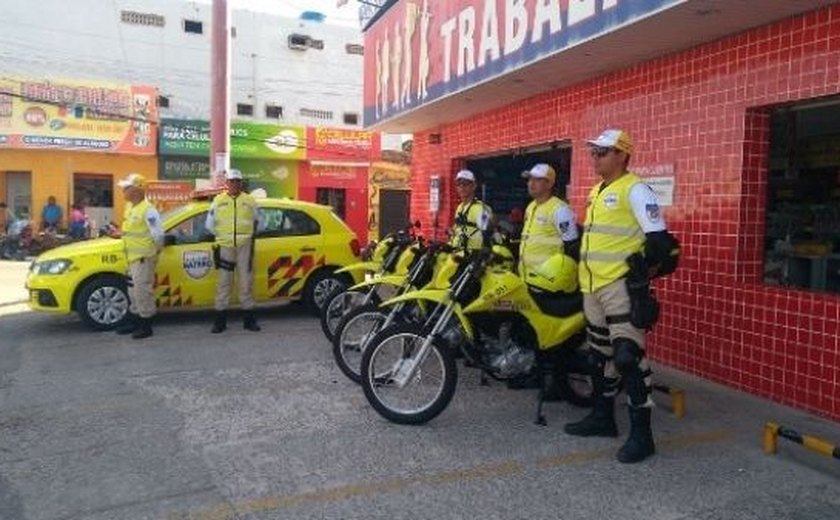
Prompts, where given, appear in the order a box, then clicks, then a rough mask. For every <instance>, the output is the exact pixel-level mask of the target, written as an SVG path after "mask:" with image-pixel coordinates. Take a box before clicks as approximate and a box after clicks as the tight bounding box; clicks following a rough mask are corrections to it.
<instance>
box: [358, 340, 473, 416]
mask: <svg viewBox="0 0 840 520" xmlns="http://www.w3.org/2000/svg"><path fill="white" fill-rule="evenodd" d="M417 331H418V327H417V326H416V325H413V324H398V325H394V326H391V327H388V328H387V329H385V330H382V331H380V332H379V334H377V335H376V336H375V337H374V339H373V340H372V341H371V343H370V344H369V345H368V348H367V349H365V352H364V355H363V356H362V389H363V390H364V392H365V397H366V398H367V400H368V402H369V403H370V405H371V406H372V407H373V409H374V410H376V412H377V413H378V414H379V415H381V416H382V417H384V418H386V419H388V420H389V421H391V422H393V423H397V424H424V423H427V422H429V421H431V420H432V419H434V418H435V417H437V416H438V415H440V413H441V412H443V411H444V410H445V409H446V407H447V406H448V405H449V402H450V401H451V400H452V396H454V395H455V387H456V386H457V384H458V368H457V366H456V364H455V360H454V359H453V357H452V353H451V352H450V350H449V348H448V347H447V346H446V345H444V344H443V342H441V341H440V340H439V339H434V340H432V345H431V347H432V350H431V351H430V352H429V355H428V357H427V358H426V361H428V360H429V359H434V360H435V361H437V362H438V363H439V364H440V368H441V369H442V381H441V384H440V385H439V386H440V388H439V390H438V391H437V393H436V394H435V395H434V396H433V398H432V399H431V400H429V402H428V403H426V404H425V405H424V406H422V407H420V408H418V409H414V410H398V409H396V408H394V407H393V406H391V405H389V404H388V403H386V402H384V401H383V399H382V396H381V395H380V391H381V389H383V388H386V387H388V385H387V384H383V381H382V379H383V376H382V375H377V374H376V369H375V368H374V366H373V365H374V363H375V362H376V361H377V357H378V356H379V355H380V353H381V352H382V351H383V350H384V349H386V348H389V347H390V345H391V343H395V344H396V343H398V342H399V340H400V339H407V340H409V341H411V340H412V339H413V340H416V341H417V343H416V345H417V347H419V346H420V344H422V341H423V338H421V337H420V336H418V334H417ZM420 379H422V371H421V372H418V374H417V375H415V377H414V381H412V383H409V385H407V386H406V388H408V386H413V383H415V382H418V381H419V380H420ZM391 388H395V387H393V386H391ZM403 390H404V389H403Z"/></svg>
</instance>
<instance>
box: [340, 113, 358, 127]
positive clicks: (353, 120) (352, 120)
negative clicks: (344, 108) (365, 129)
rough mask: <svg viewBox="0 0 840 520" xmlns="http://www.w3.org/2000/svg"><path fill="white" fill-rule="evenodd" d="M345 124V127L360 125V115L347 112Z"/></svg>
mask: <svg viewBox="0 0 840 520" xmlns="http://www.w3.org/2000/svg"><path fill="white" fill-rule="evenodd" d="M344 124H345V125H358V124H359V114H355V113H353V112H345V113H344Z"/></svg>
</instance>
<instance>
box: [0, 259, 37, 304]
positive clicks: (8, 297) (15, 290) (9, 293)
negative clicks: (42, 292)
mask: <svg viewBox="0 0 840 520" xmlns="http://www.w3.org/2000/svg"><path fill="white" fill-rule="evenodd" d="M30 263H31V262H16V261H13V260H0V307H4V306H7V305H15V304H19V303H26V301H27V300H28V299H29V292H28V291H27V290H26V288H25V287H24V284H25V283H26V273H27V272H29V264H30Z"/></svg>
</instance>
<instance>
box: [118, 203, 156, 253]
mask: <svg viewBox="0 0 840 520" xmlns="http://www.w3.org/2000/svg"><path fill="white" fill-rule="evenodd" d="M151 207H153V206H152V203H151V202H149V201H148V200H146V199H143V201H142V202H140V203H138V204H137V205H136V206H134V205H132V204H130V203H129V204H128V205H127V206H126V210H125V218H124V219H123V223H122V239H123V244H124V246H125V255H126V257H127V259H128V262H129V263H131V262H136V261H137V260H140V259H141V258H149V257H153V256H155V255H156V254H157V246H155V241H154V239H153V238H152V232H151V231H149V224H148V223H147V222H146V211H147V210H148V209H149V208H151Z"/></svg>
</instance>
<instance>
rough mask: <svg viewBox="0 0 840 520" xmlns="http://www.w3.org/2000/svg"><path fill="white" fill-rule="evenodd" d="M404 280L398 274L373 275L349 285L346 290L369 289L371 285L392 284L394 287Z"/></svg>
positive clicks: (403, 277)
mask: <svg viewBox="0 0 840 520" xmlns="http://www.w3.org/2000/svg"><path fill="white" fill-rule="evenodd" d="M404 281H405V276H399V275H385V276H374V277H373V278H370V279H368V280H365V281H363V282H359V283H357V284H356V285H354V286H352V287H350V288H349V289H348V291H359V290H363V289H370V288H371V287H374V286H377V285H393V286H395V287H399V286H400V285H402V284H403V282H404Z"/></svg>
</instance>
